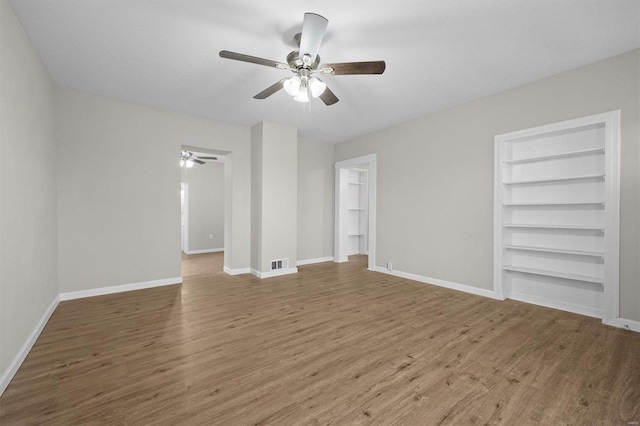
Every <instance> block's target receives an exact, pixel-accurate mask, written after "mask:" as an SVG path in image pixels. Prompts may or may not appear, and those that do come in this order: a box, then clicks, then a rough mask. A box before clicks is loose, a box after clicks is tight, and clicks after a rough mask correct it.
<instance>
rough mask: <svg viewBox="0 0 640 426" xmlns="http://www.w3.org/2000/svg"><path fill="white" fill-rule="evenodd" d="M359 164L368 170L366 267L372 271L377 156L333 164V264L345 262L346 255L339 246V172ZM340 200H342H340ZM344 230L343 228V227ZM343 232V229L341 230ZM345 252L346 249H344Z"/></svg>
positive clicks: (342, 200)
mask: <svg viewBox="0 0 640 426" xmlns="http://www.w3.org/2000/svg"><path fill="white" fill-rule="evenodd" d="M361 164H367V166H368V167H367V170H368V175H367V176H368V177H367V179H368V181H367V183H368V185H367V187H368V189H369V221H368V225H369V230H368V235H367V242H368V247H367V252H368V253H369V254H368V260H369V262H368V267H367V269H368V270H370V271H374V270H375V268H376V210H377V209H376V194H377V179H378V177H377V176H378V172H377V168H378V166H377V164H378V158H377V154H369V155H363V156H361V157H356V158H350V159H348V160H342V161H337V162H336V164H335V169H336V175H335V215H334V219H335V225H334V252H333V254H334V256H335V259H334V262H346V261H347V260H348V259H346V253H342V250H341V244H340V238H339V237H340V235H341V230H340V226H341V221H340V208H341V204H342V203H343V202H344V198H345V196H344V194H343V196H342V197H341V196H340V195H341V193H343V192H344V191H341V190H340V185H341V179H340V171H341V170H345V169H349V168H353V167H356V166H358V165H361ZM341 198H342V199H341ZM343 228H344V226H343ZM343 231H344V229H343ZM344 250H346V248H344Z"/></svg>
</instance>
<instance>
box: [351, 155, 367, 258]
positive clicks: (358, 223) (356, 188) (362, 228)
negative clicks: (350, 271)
mask: <svg viewBox="0 0 640 426" xmlns="http://www.w3.org/2000/svg"><path fill="white" fill-rule="evenodd" d="M348 184H349V185H348V188H347V190H348V200H347V202H348V207H347V210H348V232H347V236H348V238H349V247H348V254H349V255H352V254H366V252H367V229H368V222H367V219H368V214H367V191H368V189H367V170H366V169H360V168H352V169H349V176H348Z"/></svg>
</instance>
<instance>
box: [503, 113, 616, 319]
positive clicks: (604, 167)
mask: <svg viewBox="0 0 640 426" xmlns="http://www.w3.org/2000/svg"><path fill="white" fill-rule="evenodd" d="M619 123H620V116H619V111H613V112H609V113H604V114H598V115H594V116H590V117H584V118H580V119H576V120H570V121H565V122H561V123H556V124H552V125H548V126H542V127H537V128H533V129H527V130H523V131H519V132H514V133H509V134H505V135H499V136H496V139H495V200H494V201H495V205H494V281H495V289H496V292H497V293H498V294H499V295H501V296H502V297H504V298H512V299H517V300H522V301H525V302H530V303H536V304H542V305H544V306H550V307H555V308H558V309H564V310H568V311H572V312H577V313H581V314H586V315H590V316H596V317H600V318H602V319H603V321H609V320H611V319H613V318H617V317H618V310H619V300H618V298H619V291H618V285H619V283H618V274H619V272H618V268H619V267H618V262H619V260H618V258H619V253H618V244H619V191H620V190H619V170H618V167H619V126H620V124H619Z"/></svg>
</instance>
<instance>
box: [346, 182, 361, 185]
mask: <svg viewBox="0 0 640 426" xmlns="http://www.w3.org/2000/svg"><path fill="white" fill-rule="evenodd" d="M349 185H364V182H349Z"/></svg>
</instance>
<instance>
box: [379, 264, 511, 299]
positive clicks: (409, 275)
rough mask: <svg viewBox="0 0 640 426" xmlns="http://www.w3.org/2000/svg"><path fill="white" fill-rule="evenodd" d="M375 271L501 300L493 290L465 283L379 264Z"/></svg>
mask: <svg viewBox="0 0 640 426" xmlns="http://www.w3.org/2000/svg"><path fill="white" fill-rule="evenodd" d="M375 271H376V272H382V273H383V274H388V275H393V276H394V277H400V278H406V279H408V280H413V281H419V282H421V283H425V284H433V285H436V286H438V287H444V288H449V289H451V290H458V291H463V292H465V293H471V294H475V295H477V296H483V297H489V298H491V299H497V300H503V299H502V298H501V297H500V296H498V294H497V293H496V292H495V291H493V290H487V289H484V288H478V287H473V286H470V285H466V284H458V283H453V282H450V281H445V280H440V279H438V278H429V277H425V276H422V275H418V274H412V273H409V272H402V271H396V270H393V271H390V270H388V269H387V268H383V267H381V266H376V269H375Z"/></svg>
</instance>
